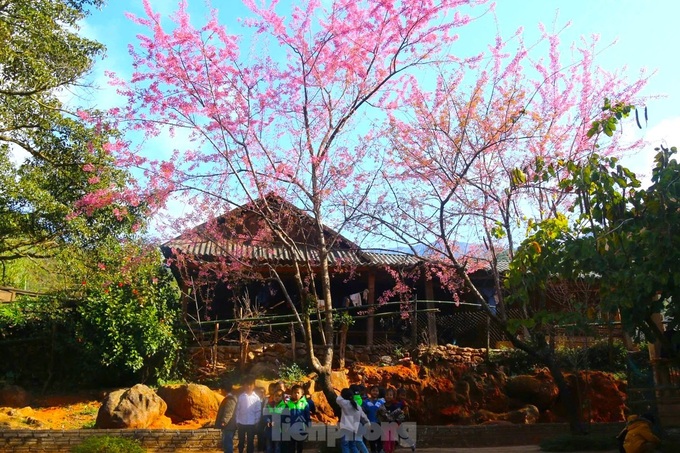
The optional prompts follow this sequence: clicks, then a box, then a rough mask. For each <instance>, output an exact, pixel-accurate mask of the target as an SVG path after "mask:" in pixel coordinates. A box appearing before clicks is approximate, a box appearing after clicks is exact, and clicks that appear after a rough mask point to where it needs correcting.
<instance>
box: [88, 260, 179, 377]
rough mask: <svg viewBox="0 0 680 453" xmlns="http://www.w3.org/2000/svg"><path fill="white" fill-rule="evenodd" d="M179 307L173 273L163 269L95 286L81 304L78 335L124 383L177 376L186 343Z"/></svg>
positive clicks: (98, 360) (97, 357)
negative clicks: (181, 331) (182, 347)
mask: <svg viewBox="0 0 680 453" xmlns="http://www.w3.org/2000/svg"><path fill="white" fill-rule="evenodd" d="M144 277H145V278H144ZM179 309H180V305H179V293H178V292H177V290H176V288H175V286H174V282H173V281H172V275H171V274H170V273H169V272H167V271H165V270H162V269H159V271H157V272H156V273H154V274H152V275H146V276H139V277H138V278H137V279H135V280H132V281H129V280H127V281H126V280H119V281H118V282H113V283H111V284H109V285H108V286H95V287H93V288H91V289H89V290H88V292H87V298H86V299H85V300H84V301H83V302H82V304H81V305H79V306H78V314H79V315H80V316H79V319H80V322H79V324H78V329H77V335H78V337H77V338H78V339H80V340H81V341H82V342H83V344H84V346H85V349H86V350H87V352H88V353H89V355H90V356H91V357H92V360H95V362H97V363H99V364H100V365H101V366H102V367H103V368H104V369H106V370H107V372H108V373H112V374H113V377H115V376H116V375H117V376H118V377H117V378H116V379H119V380H121V381H123V383H126V382H124V381H128V380H130V381H141V382H146V381H151V382H152V383H155V382H158V381H159V380H167V379H171V378H173V377H175V375H174V370H175V369H176V364H177V361H178V359H179V350H180V346H181V343H180V337H181V333H180V332H179V331H178V329H176V328H175V326H176V325H177V320H178V319H177V318H178V314H179Z"/></svg>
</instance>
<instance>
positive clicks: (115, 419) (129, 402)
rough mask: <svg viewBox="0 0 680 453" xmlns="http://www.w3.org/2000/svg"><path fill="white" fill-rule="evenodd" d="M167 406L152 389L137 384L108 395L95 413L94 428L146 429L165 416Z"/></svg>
mask: <svg viewBox="0 0 680 453" xmlns="http://www.w3.org/2000/svg"><path fill="white" fill-rule="evenodd" d="M167 407H168V406H167V404H166V403H165V401H163V400H162V399H161V397H160V396H158V395H157V394H156V393H155V392H154V391H153V390H152V389H150V388H149V387H147V386H146V385H143V384H137V385H135V386H133V387H132V388H129V389H121V390H116V391H114V392H111V393H109V394H108V395H107V396H106V398H105V399H104V402H103V404H102V406H101V407H100V408H99V412H98V413H97V421H96V422H95V427H97V428H103V429H110V428H113V429H116V428H133V429H137V428H147V427H149V426H151V425H152V424H153V423H155V422H156V421H157V419H158V418H160V417H162V416H163V415H165V411H166V409H167Z"/></svg>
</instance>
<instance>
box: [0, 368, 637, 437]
mask: <svg viewBox="0 0 680 453" xmlns="http://www.w3.org/2000/svg"><path fill="white" fill-rule="evenodd" d="M568 381H569V382H570V383H571V386H572V388H573V389H574V394H575V395H577V397H578V398H579V399H580V400H581V401H582V402H583V403H584V404H582V405H581V406H582V407H583V408H584V414H583V416H584V419H586V420H590V421H591V422H594V423H599V422H616V421H622V420H623V419H624V408H625V383H624V382H622V381H618V380H616V379H615V378H614V377H612V376H611V375H609V374H607V373H602V372H588V373H585V372H581V373H578V374H575V375H569V376H568ZM358 382H362V383H364V384H365V385H366V386H367V387H370V386H371V385H379V386H381V387H388V386H391V387H401V388H404V389H405V390H406V393H407V397H408V399H409V400H410V408H411V409H410V416H411V419H412V420H413V421H416V422H418V423H422V424H427V425H449V424H456V425H470V424H481V423H540V422H555V421H563V420H564V413H563V411H562V410H561V404H560V401H559V395H558V391H557V388H556V386H555V384H554V383H553V381H552V379H551V377H550V375H549V374H548V373H547V372H546V371H540V370H539V371H537V372H535V373H534V374H532V375H526V376H515V377H508V376H506V375H505V374H504V373H503V372H502V371H501V370H485V369H482V368H480V369H476V370H474V371H470V370H465V369H462V368H461V369H457V368H455V367H451V366H446V367H441V368H437V367H421V366H418V365H415V364H412V363H410V364H404V365H395V366H381V367H376V366H369V365H363V364H354V365H353V366H352V367H351V368H350V369H348V370H345V371H339V372H336V373H334V376H333V385H334V387H336V390H338V391H339V390H340V389H341V388H343V387H345V386H348V385H349V384H350V383H358ZM259 384H260V385H262V386H266V385H267V381H261V382H260V383H259ZM187 387H188V386H186V385H185V386H180V387H179V388H178V387H177V386H174V387H173V386H166V387H165V388H160V389H156V390H155V393H154V390H152V389H150V390H149V391H150V393H151V397H152V398H157V396H156V395H155V394H156V393H157V394H158V395H160V396H161V398H162V399H163V400H164V401H166V402H167V406H168V407H167V412H166V413H165V415H163V414H161V415H160V416H155V417H153V418H151V419H150V421H149V422H148V424H146V425H143V426H142V425H137V426H136V427H149V428H159V429H196V428H201V427H204V426H210V425H211V424H212V421H213V419H214V416H215V414H214V412H216V410H217V406H218V405H219V400H220V399H221V395H220V394H219V393H218V392H217V391H211V390H210V389H208V388H207V387H205V386H193V385H192V386H191V389H189V390H191V392H189V393H190V395H189V394H188V393H187ZM199 387H200V388H199ZM6 390H8V391H7V392H5V395H6V397H5V399H4V402H3V398H2V392H1V391H0V428H3V427H4V428H10V429H84V428H93V427H95V421H96V419H97V414H98V411H99V408H100V406H101V405H102V401H104V398H105V397H106V395H107V394H108V393H109V392H105V391H98V392H80V393H72V394H67V395H64V394H52V395H33V394H28V393H27V392H24V393H25V394H22V393H21V392H22V391H23V390H16V389H14V390H12V389H6ZM213 390H216V389H213ZM311 391H312V395H313V398H314V400H315V402H316V403H317V407H318V409H319V414H318V415H317V416H316V420H315V421H317V422H323V423H334V422H335V418H334V417H333V413H332V410H331V408H330V406H329V405H328V403H327V402H326V401H325V398H324V397H323V394H322V393H320V392H318V389H314V386H313V385H312V386H311ZM199 394H200V395H199ZM187 400H189V401H190V402H187ZM199 400H201V401H202V402H200V403H199V402H197V401H199ZM8 401H9V403H8ZM2 406H5V407H2ZM163 412H165V410H163ZM145 423H146V422H145Z"/></svg>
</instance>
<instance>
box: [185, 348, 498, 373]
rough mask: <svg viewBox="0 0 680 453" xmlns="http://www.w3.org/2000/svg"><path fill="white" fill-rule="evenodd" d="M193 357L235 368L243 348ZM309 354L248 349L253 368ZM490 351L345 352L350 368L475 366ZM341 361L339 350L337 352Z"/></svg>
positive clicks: (299, 350)
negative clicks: (409, 363) (412, 363)
mask: <svg viewBox="0 0 680 453" xmlns="http://www.w3.org/2000/svg"><path fill="white" fill-rule="evenodd" d="M189 352H190V355H191V356H192V357H194V359H195V360H197V361H199V362H202V363H199V366H205V365H207V363H206V362H213V361H215V362H216V363H219V364H223V365H227V368H229V367H230V366H231V367H233V366H235V365H236V364H238V362H239V356H240V349H239V346H217V347H213V348H209V349H205V350H200V349H199V348H191V349H190V351H189ZM315 352H316V353H317V354H321V353H322V350H321V348H318V349H316V348H315ZM306 354H307V352H306V349H305V348H304V346H302V345H298V347H296V350H295V357H294V356H293V350H292V348H291V345H290V344H283V343H267V344H260V343H254V344H252V345H251V346H250V348H249V350H248V362H249V363H250V364H251V365H255V364H258V363H269V364H279V365H286V364H290V363H292V362H293V359H294V358H295V359H296V360H301V359H303V358H304V357H305V356H306ZM486 354H487V350H486V349H475V348H461V347H458V346H455V345H451V344H448V345H441V346H432V347H428V346H419V347H418V348H417V349H415V350H406V349H400V348H394V347H387V346H373V347H368V346H353V345H347V349H346V352H345V362H346V365H348V366H349V365H351V364H352V363H354V362H361V363H365V364H375V365H379V364H383V365H396V364H397V363H400V362H404V361H409V360H414V361H418V362H421V363H424V364H430V363H432V362H443V361H447V362H451V363H454V364H456V365H462V366H465V365H469V366H475V365H478V364H480V363H482V362H484V360H485V358H486ZM335 356H336V358H337V350H336V355H335Z"/></svg>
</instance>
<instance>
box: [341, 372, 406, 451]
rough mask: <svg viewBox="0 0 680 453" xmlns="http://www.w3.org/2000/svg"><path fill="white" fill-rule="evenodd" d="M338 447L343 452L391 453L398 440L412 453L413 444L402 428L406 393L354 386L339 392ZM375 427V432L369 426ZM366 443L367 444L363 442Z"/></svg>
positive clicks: (404, 419)
mask: <svg viewBox="0 0 680 453" xmlns="http://www.w3.org/2000/svg"><path fill="white" fill-rule="evenodd" d="M336 402H337V403H338V406H340V409H341V412H342V413H341V415H340V423H339V428H340V434H341V435H342V437H341V438H340V448H341V450H342V453H350V452H352V453H368V448H367V447H366V443H368V445H369V447H370V450H371V453H382V452H384V453H393V452H394V450H395V448H396V446H397V444H398V442H399V440H402V441H404V442H405V443H406V444H407V446H408V447H410V448H411V451H415V449H416V445H415V441H414V440H413V439H412V438H411V437H410V436H409V435H408V433H407V432H406V430H405V429H403V425H402V423H403V422H404V421H406V420H407V418H408V403H407V401H406V391H405V390H404V389H403V388H402V389H398V390H397V389H394V388H387V389H381V388H380V387H378V386H373V387H371V388H370V389H368V392H367V391H366V388H365V387H364V386H363V385H353V386H350V387H349V388H346V389H343V390H342V391H341V392H340V396H338V398H337V400H336ZM372 426H375V429H374V428H373V427H372ZM364 440H366V443H365V442H364Z"/></svg>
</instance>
